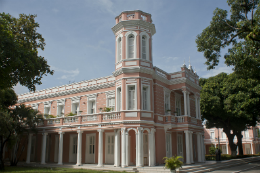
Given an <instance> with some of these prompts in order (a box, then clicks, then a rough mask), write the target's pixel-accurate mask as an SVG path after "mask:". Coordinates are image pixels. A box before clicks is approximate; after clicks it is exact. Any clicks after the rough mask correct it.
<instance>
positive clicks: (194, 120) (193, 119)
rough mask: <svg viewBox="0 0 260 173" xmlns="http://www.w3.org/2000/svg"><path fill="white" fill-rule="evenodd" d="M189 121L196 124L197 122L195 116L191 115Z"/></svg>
mask: <svg viewBox="0 0 260 173" xmlns="http://www.w3.org/2000/svg"><path fill="white" fill-rule="evenodd" d="M190 122H191V123H193V124H197V123H198V122H197V119H196V118H193V117H191V120H190Z"/></svg>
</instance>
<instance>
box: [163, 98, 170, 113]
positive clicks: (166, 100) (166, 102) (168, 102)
mask: <svg viewBox="0 0 260 173" xmlns="http://www.w3.org/2000/svg"><path fill="white" fill-rule="evenodd" d="M164 109H165V113H167V110H170V95H169V94H165V95H164Z"/></svg>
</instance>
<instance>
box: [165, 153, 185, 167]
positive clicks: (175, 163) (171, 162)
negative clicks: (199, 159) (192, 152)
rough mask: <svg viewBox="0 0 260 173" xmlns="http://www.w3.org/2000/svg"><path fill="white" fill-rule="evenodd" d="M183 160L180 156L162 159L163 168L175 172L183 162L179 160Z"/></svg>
mask: <svg viewBox="0 0 260 173" xmlns="http://www.w3.org/2000/svg"><path fill="white" fill-rule="evenodd" d="M181 158H183V157H181V156H173V157H164V158H163V159H165V161H164V162H165V167H166V168H168V169H170V170H175V169H177V168H181V166H182V165H183V162H182V161H180V159H181Z"/></svg>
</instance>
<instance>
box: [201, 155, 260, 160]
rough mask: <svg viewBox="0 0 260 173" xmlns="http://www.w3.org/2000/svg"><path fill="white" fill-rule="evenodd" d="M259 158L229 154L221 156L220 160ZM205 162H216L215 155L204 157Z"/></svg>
mask: <svg viewBox="0 0 260 173" xmlns="http://www.w3.org/2000/svg"><path fill="white" fill-rule="evenodd" d="M254 156H260V154H247V155H236V156H231V155H229V154H221V160H230V159H238V158H246V157H254ZM205 158H206V160H216V155H205Z"/></svg>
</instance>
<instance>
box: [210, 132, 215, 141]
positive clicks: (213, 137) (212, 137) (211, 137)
mask: <svg viewBox="0 0 260 173" xmlns="http://www.w3.org/2000/svg"><path fill="white" fill-rule="evenodd" d="M211 133H213V136H212V135H211ZM210 139H215V131H210Z"/></svg>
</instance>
